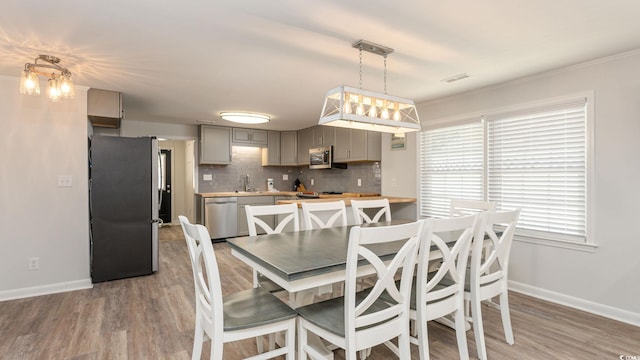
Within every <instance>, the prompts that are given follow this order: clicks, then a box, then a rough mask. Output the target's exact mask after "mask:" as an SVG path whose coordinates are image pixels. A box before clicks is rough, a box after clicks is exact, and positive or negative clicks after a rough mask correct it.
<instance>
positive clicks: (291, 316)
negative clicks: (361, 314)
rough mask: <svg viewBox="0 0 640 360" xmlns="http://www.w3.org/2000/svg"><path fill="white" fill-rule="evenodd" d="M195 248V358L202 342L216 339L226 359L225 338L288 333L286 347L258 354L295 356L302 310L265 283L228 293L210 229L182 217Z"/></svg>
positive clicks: (216, 359)
mask: <svg viewBox="0 0 640 360" xmlns="http://www.w3.org/2000/svg"><path fill="white" fill-rule="evenodd" d="M179 219H180V224H181V225H182V230H183V232H184V237H185V240H186V242H187V247H188V249H189V257H190V259H191V266H192V269H193V281H194V287H195V301H196V317H195V333H194V339H193V351H192V355H191V358H192V359H193V360H195V359H200V357H201V355H202V345H203V343H204V341H206V340H207V339H211V355H210V359H212V360H222V359H223V348H224V343H227V342H231V341H238V340H244V339H249V338H252V337H259V339H262V338H261V337H262V336H264V335H270V334H274V333H276V332H284V333H285V341H284V346H282V347H279V348H275V346H274V348H273V349H272V350H271V351H268V352H266V353H262V354H260V355H258V356H256V358H259V359H269V358H273V357H278V356H282V355H285V356H286V359H288V360H293V359H294V357H295V324H296V316H297V314H296V312H295V310H293V309H291V308H290V307H289V306H287V305H286V304H285V303H283V302H282V301H280V299H278V298H277V297H275V296H274V295H272V294H270V293H269V292H267V291H266V290H264V289H262V288H253V289H249V290H245V291H240V292H237V293H234V294H231V295H227V296H224V297H223V296H222V288H221V284H220V273H219V269H218V263H217V261H216V256H215V252H214V249H213V245H212V243H211V238H210V236H209V232H208V231H207V229H206V228H205V227H204V226H202V225H194V224H191V223H189V220H187V218H186V217H184V216H179Z"/></svg>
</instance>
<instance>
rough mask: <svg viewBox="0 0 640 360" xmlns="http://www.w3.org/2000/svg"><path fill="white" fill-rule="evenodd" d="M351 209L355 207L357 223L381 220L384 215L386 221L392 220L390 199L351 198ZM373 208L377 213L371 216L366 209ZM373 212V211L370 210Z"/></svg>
mask: <svg viewBox="0 0 640 360" xmlns="http://www.w3.org/2000/svg"><path fill="white" fill-rule="evenodd" d="M351 209H353V220H354V222H355V224H356V225H361V224H362V223H372V222H379V221H380V218H382V215H384V218H385V221H391V208H390V207H389V199H386V198H385V199H379V200H377V199H376V200H351ZM368 209H369V210H373V212H375V211H376V210H377V212H375V215H374V216H372V217H369V215H368V213H367V212H366V211H365V210H368ZM370 213H371V212H370Z"/></svg>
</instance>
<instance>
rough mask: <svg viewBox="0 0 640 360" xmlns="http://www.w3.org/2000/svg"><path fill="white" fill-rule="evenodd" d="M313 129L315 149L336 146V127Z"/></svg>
mask: <svg viewBox="0 0 640 360" xmlns="http://www.w3.org/2000/svg"><path fill="white" fill-rule="evenodd" d="M311 129H312V131H313V144H312V145H313V147H320V146H331V145H335V139H336V135H335V129H336V128H335V127H333V126H324V125H316V126H314V127H312V128H311Z"/></svg>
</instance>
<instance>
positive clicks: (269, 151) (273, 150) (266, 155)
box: [262, 131, 281, 166]
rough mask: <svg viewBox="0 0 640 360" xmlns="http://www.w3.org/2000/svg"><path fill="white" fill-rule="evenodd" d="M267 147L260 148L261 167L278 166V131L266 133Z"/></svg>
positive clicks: (279, 153)
mask: <svg viewBox="0 0 640 360" xmlns="http://www.w3.org/2000/svg"><path fill="white" fill-rule="evenodd" d="M267 136H268V139H269V145H267V147H266V148H262V166H273V165H280V156H281V151H280V137H281V135H280V131H269V132H268V135H267Z"/></svg>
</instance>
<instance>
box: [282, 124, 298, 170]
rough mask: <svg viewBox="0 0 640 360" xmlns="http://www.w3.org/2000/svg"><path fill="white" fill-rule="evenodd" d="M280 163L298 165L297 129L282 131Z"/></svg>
mask: <svg viewBox="0 0 640 360" xmlns="http://www.w3.org/2000/svg"><path fill="white" fill-rule="evenodd" d="M280 165H293V166H295V165H298V135H297V131H283V132H281V133H280Z"/></svg>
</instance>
